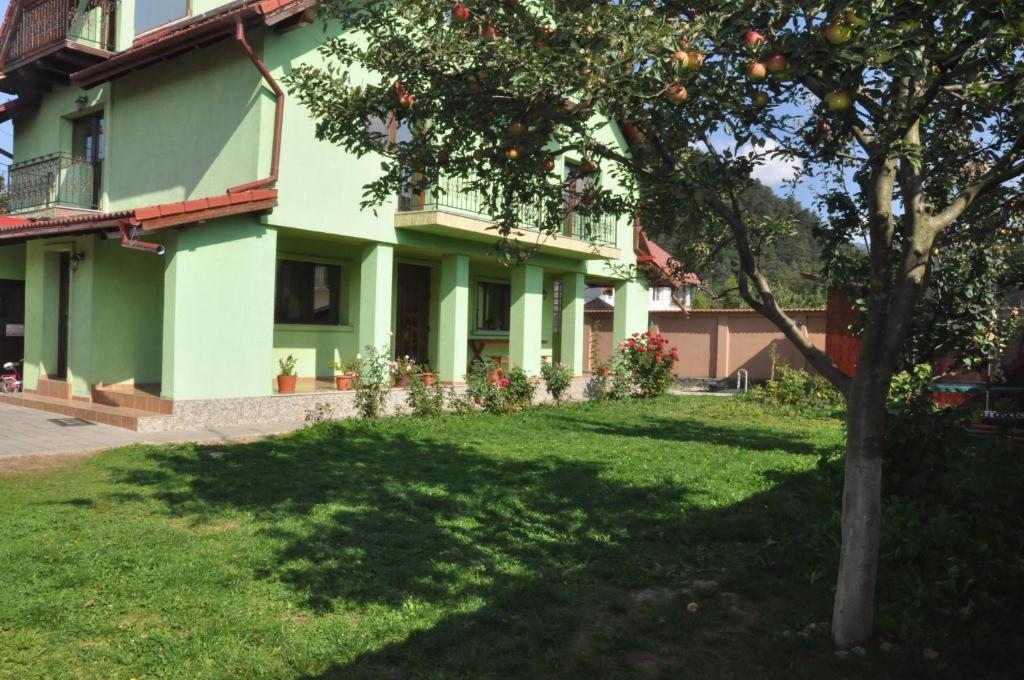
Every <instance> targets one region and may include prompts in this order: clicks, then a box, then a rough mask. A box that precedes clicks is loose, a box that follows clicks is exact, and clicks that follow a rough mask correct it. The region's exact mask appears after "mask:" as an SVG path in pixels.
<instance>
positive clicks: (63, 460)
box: [0, 451, 101, 477]
mask: <svg viewBox="0 0 1024 680" xmlns="http://www.w3.org/2000/svg"><path fill="white" fill-rule="evenodd" d="M99 453H101V451H92V452H89V453H54V454H47V455H39V454H27V455H24V456H10V457H4V458H0V477H16V476H18V475H26V474H34V473H39V472H52V471H54V470H63V469H66V468H70V467H74V466H76V465H78V464H80V463H81V462H82V461H84V460H86V459H88V458H91V457H92V456H95V455H97V454H99Z"/></svg>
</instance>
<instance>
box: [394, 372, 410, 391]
mask: <svg viewBox="0 0 1024 680" xmlns="http://www.w3.org/2000/svg"><path fill="white" fill-rule="evenodd" d="M408 386H409V376H407V375H402V376H397V375H396V376H395V387H398V388H400V389H404V388H406V387H408Z"/></svg>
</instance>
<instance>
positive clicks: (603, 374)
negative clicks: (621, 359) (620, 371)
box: [597, 368, 612, 378]
mask: <svg viewBox="0 0 1024 680" xmlns="http://www.w3.org/2000/svg"><path fill="white" fill-rule="evenodd" d="M611 373H612V372H611V371H609V370H608V369H607V368H602V369H600V370H598V372H597V374H598V375H599V376H601V377H602V378H607V377H608V376H609V375H611Z"/></svg>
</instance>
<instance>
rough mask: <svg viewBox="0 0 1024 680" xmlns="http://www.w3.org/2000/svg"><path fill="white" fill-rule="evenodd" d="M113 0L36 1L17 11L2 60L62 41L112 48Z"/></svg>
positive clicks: (45, 48)
mask: <svg viewBox="0 0 1024 680" xmlns="http://www.w3.org/2000/svg"><path fill="white" fill-rule="evenodd" d="M117 4H118V2H117V0H40V1H39V2H36V3H34V4H28V5H26V6H25V7H24V9H22V10H21V13H20V16H19V17H18V23H17V26H16V28H15V30H14V33H13V35H12V36H11V40H10V43H9V45H8V47H7V52H6V54H5V55H3V57H4V63H5V64H7V63H11V62H15V61H20V60H22V59H26V58H29V57H31V56H32V55H33V54H36V53H37V52H43V51H45V50H47V49H48V48H50V47H53V46H55V45H59V44H60V43H62V42H63V41H65V40H67V41H72V42H75V43H78V44H81V45H85V46H88V47H93V48H95V49H99V50H104V51H107V52H112V51H113V50H114V30H115V12H116V9H117Z"/></svg>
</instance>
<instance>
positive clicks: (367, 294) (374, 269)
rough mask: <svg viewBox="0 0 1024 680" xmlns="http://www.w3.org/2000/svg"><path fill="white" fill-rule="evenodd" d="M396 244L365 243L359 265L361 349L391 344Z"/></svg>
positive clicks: (359, 332)
mask: <svg viewBox="0 0 1024 680" xmlns="http://www.w3.org/2000/svg"><path fill="white" fill-rule="evenodd" d="M394 269H395V248H394V246H391V245H388V244H386V243H367V244H366V245H365V246H363V253H362V259H361V262H360V265H359V328H358V329H357V330H358V335H359V351H360V352H362V351H363V349H364V348H365V347H367V346H368V345H369V346H372V347H376V348H378V349H380V348H383V347H388V348H389V349H388V351H389V352H390V346H391V299H392V289H393V287H394Z"/></svg>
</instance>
